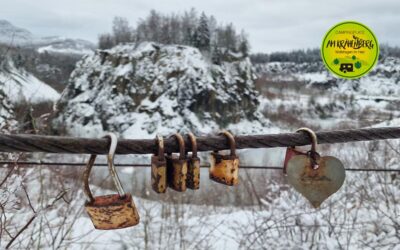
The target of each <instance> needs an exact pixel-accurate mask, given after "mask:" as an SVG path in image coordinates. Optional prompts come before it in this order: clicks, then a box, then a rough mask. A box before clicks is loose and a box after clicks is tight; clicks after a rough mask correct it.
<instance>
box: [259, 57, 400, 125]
mask: <svg viewBox="0 0 400 250" xmlns="http://www.w3.org/2000/svg"><path fill="white" fill-rule="evenodd" d="M399 65H400V58H395V57H385V58H382V59H381V60H380V61H379V62H378V63H377V65H376V67H375V68H374V69H373V70H372V71H371V72H370V73H369V74H368V75H366V76H363V77H361V78H360V79H354V80H345V79H341V78H337V77H335V76H333V75H332V74H331V73H329V71H328V70H327V69H326V68H325V66H324V65H323V64H322V62H315V63H294V62H270V63H266V64H257V65H256V66H255V68H256V71H257V72H258V73H259V74H260V75H261V76H262V77H263V78H262V79H263V81H264V82H263V83H264V85H263V89H264V91H265V92H264V94H265V93H266V95H267V96H268V102H266V103H265V107H264V110H266V111H267V112H268V115H275V116H279V114H281V113H285V112H286V113H288V114H292V115H293V117H292V119H296V120H299V121H300V123H301V122H303V123H305V124H304V125H309V126H314V127H316V128H318V127H321V128H325V129H333V128H337V127H338V126H344V127H353V128H357V127H363V126H371V125H374V124H378V123H382V122H387V121H390V120H392V119H396V118H400V110H399V108H400V66H399ZM388 124H390V123H388ZM297 126H298V125H297Z"/></svg>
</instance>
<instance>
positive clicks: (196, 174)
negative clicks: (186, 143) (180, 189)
mask: <svg viewBox="0 0 400 250" xmlns="http://www.w3.org/2000/svg"><path fill="white" fill-rule="evenodd" d="M188 137H189V139H190V143H191V146H192V154H190V155H189V156H188V172H187V180H186V186H187V187H188V188H190V189H199V188H200V158H199V157H197V140H196V136H194V134H192V133H189V134H188Z"/></svg>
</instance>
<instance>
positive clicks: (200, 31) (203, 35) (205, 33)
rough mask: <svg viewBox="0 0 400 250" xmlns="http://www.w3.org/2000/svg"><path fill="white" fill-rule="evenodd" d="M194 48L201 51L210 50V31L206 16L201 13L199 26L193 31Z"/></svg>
mask: <svg viewBox="0 0 400 250" xmlns="http://www.w3.org/2000/svg"><path fill="white" fill-rule="evenodd" d="M194 39H195V46H196V47H197V48H199V49H200V50H202V51H209V50H210V29H209V27H208V18H207V16H206V14H204V12H203V13H201V16H200V22H199V25H198V27H197V29H196V31H195V38H194Z"/></svg>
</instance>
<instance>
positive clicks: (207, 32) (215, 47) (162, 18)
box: [98, 9, 250, 55]
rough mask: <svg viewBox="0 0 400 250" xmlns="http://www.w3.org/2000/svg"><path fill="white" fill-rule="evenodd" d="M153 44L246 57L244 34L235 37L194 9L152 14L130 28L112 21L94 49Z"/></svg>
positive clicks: (231, 28) (226, 27) (229, 29)
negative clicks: (195, 48)
mask: <svg viewBox="0 0 400 250" xmlns="http://www.w3.org/2000/svg"><path fill="white" fill-rule="evenodd" d="M142 41H153V42H159V43H163V44H181V45H190V46H194V47H197V48H199V49H200V50H201V51H209V52H212V53H213V54H217V53H219V52H224V51H232V52H242V53H243V54H244V55H247V54H248V53H249V48H250V46H249V42H248V39H247V36H246V34H245V33H244V32H243V31H242V32H241V33H238V32H237V31H236V29H235V27H234V26H233V24H232V23H230V24H227V25H220V24H218V23H217V20H216V19H215V17H213V16H207V15H206V14H204V12H203V13H202V14H201V15H199V14H198V13H197V11H196V10H195V9H191V10H190V11H185V12H184V13H183V14H169V15H165V14H161V13H159V12H157V11H155V10H152V11H150V13H149V15H148V16H147V17H146V18H144V19H140V20H139V21H138V22H137V24H136V26H131V25H130V24H129V22H128V20H127V19H126V18H123V17H115V18H114V21H113V28H112V32H111V33H105V34H101V35H99V40H98V46H99V48H100V49H108V48H111V47H113V46H115V45H117V44H121V43H129V42H142Z"/></svg>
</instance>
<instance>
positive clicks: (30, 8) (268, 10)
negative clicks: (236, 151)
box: [0, 0, 400, 52]
mask: <svg viewBox="0 0 400 250" xmlns="http://www.w3.org/2000/svg"><path fill="white" fill-rule="evenodd" d="M0 3H1V4H0V6H1V8H0V19H6V20H8V21H10V22H11V23H13V24H14V25H16V26H19V27H22V28H26V29H28V30H30V31H31V32H32V33H34V34H36V35H40V36H51V35H61V36H66V37H71V38H82V39H86V40H90V41H92V42H96V40H97V36H98V34H99V33H103V32H108V31H110V30H111V22H112V19H113V17H114V16H123V17H126V18H128V19H129V20H130V22H131V24H134V23H136V21H137V20H138V19H139V18H143V17H145V16H147V14H148V12H149V11H150V10H151V9H155V10H157V11H160V12H163V13H170V12H183V11H184V10H189V9H190V8H191V7H194V8H196V9H197V10H198V11H204V12H206V14H208V15H210V14H212V15H214V16H215V17H216V18H217V20H218V21H219V22H223V23H228V22H233V23H234V25H235V26H236V28H237V29H239V30H240V29H244V30H245V31H246V32H247V34H248V35H249V38H250V43H251V46H252V52H271V51H282V50H285V51H287V50H292V49H298V48H309V47H319V46H320V43H321V42H322V37H323V36H324V34H325V32H326V31H328V29H329V28H330V27H331V26H333V25H334V24H335V23H338V22H340V21H344V20H355V21H359V22H362V23H364V24H366V25H367V26H369V27H370V28H371V29H372V30H373V31H374V33H375V34H376V35H377V38H378V40H379V41H380V42H381V43H388V44H391V45H396V46H400V27H399V26H400V0H382V1H380V0H356V1H354V0H329V1H326V0H247V1H245V0H223V1H221V0H219V1H218V0H201V1H199V0H160V1H155V0H34V1H33V0H8V1H6V0H0Z"/></svg>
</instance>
